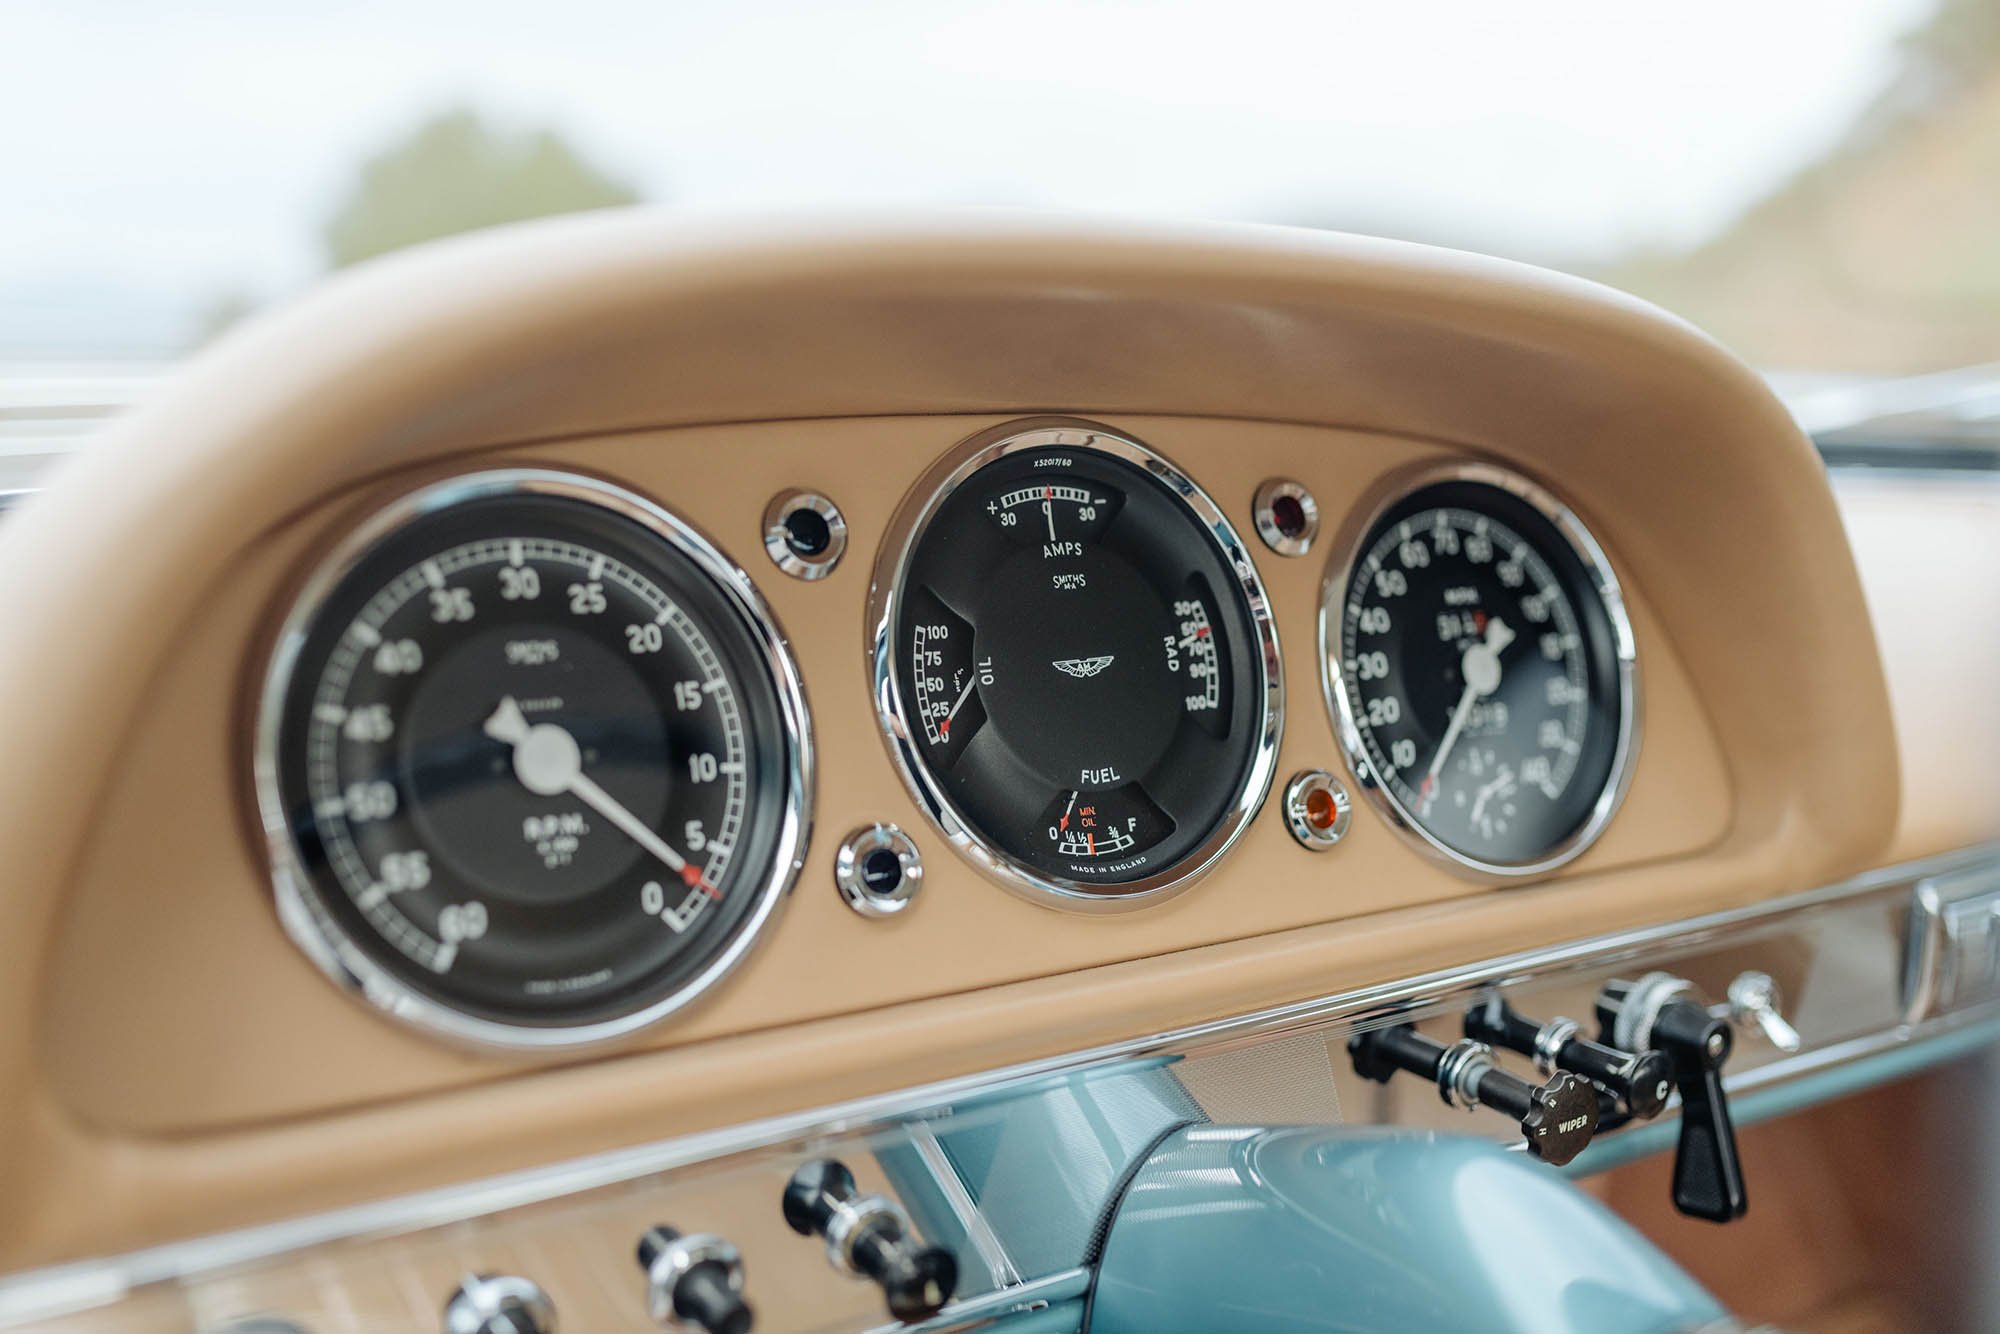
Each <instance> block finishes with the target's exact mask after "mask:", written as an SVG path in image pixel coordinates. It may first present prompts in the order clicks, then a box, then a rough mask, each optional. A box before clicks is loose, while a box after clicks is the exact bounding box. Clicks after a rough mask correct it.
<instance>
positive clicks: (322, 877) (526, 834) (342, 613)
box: [256, 470, 810, 1047]
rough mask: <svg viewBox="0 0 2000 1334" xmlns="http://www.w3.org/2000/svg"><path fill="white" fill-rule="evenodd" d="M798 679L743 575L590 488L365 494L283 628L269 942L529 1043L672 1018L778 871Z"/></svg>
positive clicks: (751, 917) (272, 760)
mask: <svg viewBox="0 0 2000 1334" xmlns="http://www.w3.org/2000/svg"><path fill="white" fill-rule="evenodd" d="M806 737H807V733H806V722H805V708H804V699H803V695H802V693H801V691H800V688H799V682H798V677H797V673H796V670H795V669H794V668H793V666H792V665H791V662H790V659H789V657H788V655H787V654H786V653H785V651H784V647H783V641H782V639H781V638H780V637H779V635H778V632H777V630H776V628H775V627H774V626H773V625H772V623H771V621H770V618H769V616H768V614H767V613H766V612H765V610H764V609H763V606H762V603H761V602H760V601H759V600H758V598H757V596H756V594H755V592H754V590H753V589H752V588H751V586H750V583H749V580H748V578H747V577H746V576H745V575H744V574H743V573H742V572H741V571H740V570H738V569H737V568H736V567H735V566H733V565H732V564H730V562H729V561H728V560H727V559H726V558H725V557H723V556H722V555H721V553H720V552H718V551H717V550H716V549H715V548H714V547H713V546H711V545H710V544H709V543H708V542H707V541H706V540H705V539H704V538H702V537H701V536H700V535H699V534H697V533H695V532H694V531H693V530H692V529H690V528H688V527H687V526H686V525H685V524H683V523H681V522H680V521H679V520H677V519H675V518H674V517H673V516H671V515H669V514H667V513H666V512H665V511H664V510H661V509H659V508H658V507H657V506H654V505H652V504H651V503H650V502H647V501H645V500H643V499H641V498H640V497H638V496H636V495H633V494H631V493H629V492H626V491H623V490H620V489H619V488H616V487H613V486H611V485H609V484H607V483H604V482H600V481H597V480H596V479H593V478H586V477H578V476H572V475H568V474H561V473H551V472H539V471H529V470H518V471H507V472H491V473H481V474H476V475H473V476H469V477H462V478H457V479H454V480H451V481H448V482H444V483H441V484H438V485H435V486H432V487H429V488H426V489H424V490H422V491H419V492H417V493H416V494H414V495H412V496H409V497H406V498H405V499H403V500H401V501H399V502H397V503H396V504H394V505H392V506H391V507H390V508H389V509H388V510H387V511H386V512H384V513H381V514H379V515H377V516H376V517H375V518H373V519H372V520H370V521H368V522H367V523H365V524H364V525H362V527H361V528H360V530H359V531H357V532H356V533H355V534H354V535H353V536H352V537H351V538H350V539H349V540H348V541H347V542H346V543H344V544H343V545H342V547H341V548H340V549H339V550H338V551H337V552H336V553H335V554H334V556H333V557H332V558H331V559H330V560H329V561H328V562H327V563H326V564H325V565H324V566H323V567H322V568H321V570H320V571H319V573H318V574H317V575H315V576H314V578H313V580H312V582H311V583H310V584H309V585H308V587H307V589H306V591H305V592H304V594H302V595H301V597H300V599H299V601H298V603H297V605H296V607H295V608H294V610H293V612H292V615H291V618H290V620H289V621H288V623H287V625H286V628H285V630H284V632H283V634H282V635H281V638H280V642H279V647H278V653H277V655H276V659H275V661H274V662H273V664H272V667H271V670H270V674H269V677H268V679H267V686H266V691H265V696H264V705H263V713H262V716H261V719H260V727H259V736H258V751H257V773H256V777H257V785H258V796H259V801H260V804H261V807H262V812H263V818H264V825H265V830H266V834H267V837H268V841H269V844H270V848H271V853H272V859H273V869H274V875H275V880H276V887H277V891H278V895H279V905H280V910H281V914H282V916H283V918H284V921H285V925H286V928H287V930H288V931H290V932H291V934H292V935H293V937H294V938H295V939H296V940H297V941H298V942H299V944H300V945H301V946H302V947H304V948H305V950H306V952H307V953H308V954H309V955H310V956H311V957H312V958H313V959H314V960H315V961H316V962H318V963H319V964H320V965H321V966H322V967H323V968H325V969H326V970H327V971H328V972H330V973H332V974H333V975H334V976H335V977H337V978H339V979H341V980H343V981H346V982H349V983H351V984H352V985H354V986H355V987H356V988H357V989H358V990H360V991H361V992H362V994H363V995H364V996H366V997H367V998H368V999H369V1000H371V1001H373V1002H375V1003H376V1004H378V1005H380V1006H382V1007H383V1008H385V1009H387V1010H389V1011H390V1012H391V1013H393V1014H396V1015H397V1016H399V1017H401V1018H403V1019H406V1020H409V1021H411V1022H414V1023H417V1024H419V1025H422V1026H425V1027H429V1028H431V1029H433V1030H436V1031H441V1032H444V1033H447V1034H449V1035H452V1036H456V1037H461V1038H467V1039H472V1040H476V1041H483V1042H490V1043H498V1044H502V1045H508V1046H525V1047H537V1046H541V1047H546V1046H557V1045H567V1044H574V1043H579V1042H587V1041H592V1040H596V1039H600V1038H607V1037H612V1036H616V1035H618V1034H621V1033H624V1032H628V1031H631V1030H632V1029H635V1028H638V1027H640V1026H642V1025H644V1024H646V1023H650V1022H652V1021H653V1020H656V1019H658V1018H660V1017H662V1016H663V1015H665V1014H667V1013H669V1012H671V1011H672V1010H674V1009H677V1008H679V1007H680V1006H681V1005H683V1004H685V1003H686V1002H687V1001H689V1000H691V999H692V998H693V997H694V996H695V995H696V994H698V993H699V992H701V991H702V990H704V989H705V988H706V987H708V986H709V985H710V984H712V983H713V982H715V981H716V980H718V979H719V978H720V977H721V976H722V975H723V974H724V973H726V972H727V971H728V970H729V969H730V968H731V967H732V966H733V965H734V964H735V963H736V962H737V961H738V960H739V959H740V958H741V957H742V955H743V953H744V951H745V950H746V949H747V948H748V947H749V945H750V943H751V941H752V940H753V939H754V937H755V935H756V933H757V931H758V929H759V928H760V927H761V926H762V925H763V923H764V922H765V920H766V919H767V918H768V917H769V916H770V914H771V913H772V911H773V910H774V908H775V906H776V903H777V901H778V899H779V898H780V897H781V895H782V893H783V891H784V890H785V889H786V888H787V887H788V886H789V884H790V883H791V880H792V878H793V876H794V874H795V873H796V869H797V865H798V862H799V858H800V855H801V851H802V848H803V844H804V838H805V821H806V811H807V806H806V801H807V791H808V786H809V783H810V764H809V747H808V743H807V740H806Z"/></svg>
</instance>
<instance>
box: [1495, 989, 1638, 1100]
mask: <svg viewBox="0 0 2000 1334" xmlns="http://www.w3.org/2000/svg"><path fill="white" fill-rule="evenodd" d="M1465 1036H1467V1037H1469V1038H1471V1039H1473V1040H1474V1041H1475V1042H1489V1043H1491V1044H1493V1045H1494V1046H1496V1047H1499V1048H1501V1049H1502V1050H1505V1051H1512V1052H1519V1053H1520V1054H1521V1055H1523V1056H1528V1057H1532V1058H1533V1059H1534V1062H1535V1068H1536V1069H1537V1070H1540V1071H1541V1072H1542V1073H1543V1074H1545V1075H1552V1074H1554V1073H1555V1072H1556V1071H1558V1070H1568V1071H1569V1072H1571V1073H1572V1074H1578V1075H1582V1076H1583V1077H1584V1078H1585V1079H1588V1080H1589V1081H1590V1082H1591V1083H1593V1084H1595V1085H1597V1086H1598V1087H1599V1088H1601V1089H1603V1090H1604V1091H1605V1092H1606V1093H1609V1094H1610V1095H1611V1097H1612V1100H1613V1103H1614V1104H1615V1105H1614V1106H1613V1107H1612V1108H1611V1109H1610V1110H1612V1111H1615V1112H1618V1113H1620V1114H1622V1115H1624V1116H1626V1117H1640V1118H1642V1119H1645V1120H1651V1119H1652V1118H1653V1117H1655V1116H1658V1115H1659V1114H1660V1112H1661V1111H1662V1110H1664V1109H1665V1107H1666V1105H1667V1095H1668V1094H1670V1093H1672V1092H1673V1088H1674V1085H1673V1065H1672V1063H1671V1062H1670V1061H1668V1059H1667V1057H1666V1056H1665V1055H1664V1054H1663V1053H1661V1052H1657V1051H1653V1050H1651V1049H1647V1048H1642V1049H1641V1050H1638V1051H1620V1050H1619V1049H1618V1048H1616V1047H1611V1046H1606V1045H1605V1044H1604V1043H1602V1042H1592V1041H1591V1040H1590V1039H1589V1038H1587V1037H1584V1036H1582V1034H1581V1031H1580V1026H1579V1025H1578V1024H1577V1022H1576V1020H1574V1019H1564V1018H1561V1017H1558V1018H1555V1019H1551V1020H1549V1021H1548V1022H1546V1023H1543V1022H1541V1021H1539V1020H1535V1019H1530V1018H1528V1017H1527V1016H1526V1015H1524V1014H1522V1013H1521V1012H1520V1011H1519V1010H1516V1009H1515V1008H1514V1007H1513V1006H1511V1005H1509V1004H1508V1003H1507V1002H1506V1000H1505V999H1504V998H1503V997H1501V996H1498V995H1493V996H1489V997H1487V998H1486V999H1485V1000H1484V1001H1482V1002H1481V1003H1480V1004H1478V1005H1475V1006H1473V1007H1472V1009H1470V1010H1469V1011H1467V1012H1466V1015H1465ZM1601 1119H1603V1118H1600V1120H1601Z"/></svg>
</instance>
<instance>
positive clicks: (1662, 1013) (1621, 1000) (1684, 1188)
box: [1597, 973, 1750, 1223]
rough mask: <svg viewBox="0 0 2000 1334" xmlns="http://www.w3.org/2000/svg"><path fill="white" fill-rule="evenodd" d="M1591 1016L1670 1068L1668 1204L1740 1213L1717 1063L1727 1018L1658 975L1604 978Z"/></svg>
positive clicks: (1716, 1216) (1739, 1183)
mask: <svg viewBox="0 0 2000 1334" xmlns="http://www.w3.org/2000/svg"><path fill="white" fill-rule="evenodd" d="M1597 1019H1598V1024H1599V1026H1600V1029H1601V1034H1600V1035H1601V1036H1603V1037H1604V1038H1605V1039H1606V1040H1608V1041H1612V1042H1615V1043H1616V1044H1617V1045H1619V1046H1621V1047H1622V1046H1628V1045H1629V1046H1631V1047H1634V1048H1638V1047H1646V1048H1650V1049H1652V1050H1655V1051H1658V1052H1660V1053H1661V1054H1662V1055H1664V1056H1665V1057H1666V1058H1667V1062H1668V1064H1669V1066H1670V1067H1671V1068H1672V1070H1673V1077H1674V1087H1675V1088H1676V1089H1677V1090H1678V1091H1679V1092H1680V1095H1681V1138H1680V1145H1679V1148H1678V1150H1677V1151H1676V1153H1675V1155H1674V1207H1675V1208H1676V1209H1678V1210H1680V1211H1681V1212H1682V1213H1684V1214H1686V1215H1688V1216H1689V1217H1690V1218H1705V1219H1708V1220H1709V1221H1710V1222H1714V1223H1727V1222H1729V1221H1730V1220H1731V1219H1736V1218H1741V1217H1742V1216H1743V1215H1744V1213H1745V1212H1746V1211H1748V1209H1749V1207H1750V1201H1749V1196H1748V1194H1747V1193H1746V1192H1745V1190H1744V1187H1743V1164H1742V1161H1741V1159H1740V1158H1739V1157H1738V1156H1737V1152H1736V1128H1735V1126H1734V1125H1733V1124H1732V1123H1731V1122H1730V1119H1729V1100H1728V1098H1727V1097H1726V1096H1725V1095H1724V1093H1723V1090H1722V1066H1723V1063H1724V1062H1725V1061H1727V1060H1728V1059H1729V1053H1730V1051H1731V1050H1732V1049H1733V1047H1734V1045H1735V1038H1734V1035H1733V1034H1731V1032H1730V1030H1729V1024H1728V1021H1726V1020H1724V1019H1720V1018H1718V1017H1716V1016H1715V1015H1713V1014H1711V1013H1709V1010H1708V1007H1707V1006H1706V1005H1703V1004H1702V1003H1701V1001H1700V999H1699V998H1698V997H1697V996H1696V994H1695V990H1694V987H1693V985H1692V984H1691V983H1689V982H1687V981H1685V980H1684V979H1682V978H1678V977H1672V976H1669V975H1668V974H1665V973H1648V974H1646V975H1645V976H1644V977H1641V978H1639V979H1638V980H1637V981H1634V982H1627V981H1623V980H1619V981H1613V982H1607V983H1606V984H1605V986H1604V990H1603V991H1601V992H1600V993H1598V997H1597Z"/></svg>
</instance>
